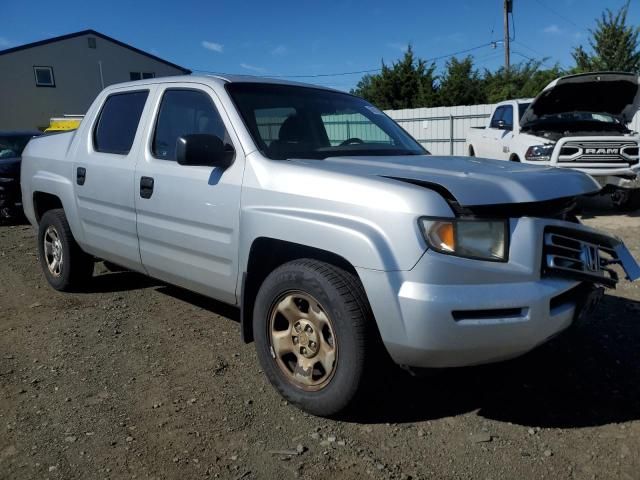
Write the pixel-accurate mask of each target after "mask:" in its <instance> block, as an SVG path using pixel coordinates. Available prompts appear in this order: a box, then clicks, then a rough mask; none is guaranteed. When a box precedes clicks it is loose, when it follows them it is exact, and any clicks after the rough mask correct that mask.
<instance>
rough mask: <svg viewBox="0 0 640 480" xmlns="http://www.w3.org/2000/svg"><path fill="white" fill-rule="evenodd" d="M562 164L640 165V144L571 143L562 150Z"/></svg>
mask: <svg viewBox="0 0 640 480" xmlns="http://www.w3.org/2000/svg"><path fill="white" fill-rule="evenodd" d="M558 162H560V163H569V162H571V163H622V164H624V165H634V164H636V163H638V143H637V142H634V141H630V140H624V141H623V140H621V141H600V142H597V141H586V140H585V141H569V142H566V143H565V144H563V145H562V147H561V148H560V155H559V156H558Z"/></svg>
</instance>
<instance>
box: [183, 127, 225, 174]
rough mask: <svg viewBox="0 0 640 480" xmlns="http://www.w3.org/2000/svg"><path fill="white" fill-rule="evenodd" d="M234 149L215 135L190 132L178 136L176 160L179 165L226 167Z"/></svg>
mask: <svg viewBox="0 0 640 480" xmlns="http://www.w3.org/2000/svg"><path fill="white" fill-rule="evenodd" d="M234 156H235V150H234V149H233V147H232V146H231V145H229V144H226V145H225V143H224V142H223V141H222V139H221V138H220V137H218V136H216V135H210V134H207V133H192V134H190V135H183V136H181V137H178V140H177V141H176V160H177V161H178V163H179V164H180V165H189V166H205V167H220V168H223V169H225V168H228V167H230V166H231V164H232V163H233V159H234Z"/></svg>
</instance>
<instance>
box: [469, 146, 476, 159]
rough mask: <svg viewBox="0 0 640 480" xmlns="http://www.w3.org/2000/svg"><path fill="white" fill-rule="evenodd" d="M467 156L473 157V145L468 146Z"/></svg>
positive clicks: (474, 152) (474, 154)
mask: <svg viewBox="0 0 640 480" xmlns="http://www.w3.org/2000/svg"><path fill="white" fill-rule="evenodd" d="M469 156H470V157H475V156H476V151H475V150H474V149H473V146H471V145H470V146H469Z"/></svg>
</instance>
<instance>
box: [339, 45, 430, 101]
mask: <svg viewBox="0 0 640 480" xmlns="http://www.w3.org/2000/svg"><path fill="white" fill-rule="evenodd" d="M435 69H436V67H435V64H433V63H432V64H431V65H427V62H426V61H425V60H422V59H418V58H416V56H415V55H414V53H413V49H412V48H411V45H409V47H408V48H407V51H406V52H405V54H404V56H403V58H402V59H401V60H399V61H397V62H394V63H392V65H391V66H390V67H389V66H387V65H386V64H385V63H384V61H383V62H382V69H381V71H380V73H377V74H374V75H365V76H364V77H362V79H361V80H360V81H359V82H358V85H357V86H356V88H355V89H353V90H352V91H351V93H353V94H355V95H358V96H360V97H363V98H364V99H365V100H367V101H369V102H371V103H373V104H374V105H376V106H377V107H378V108H381V109H401V108H418V107H431V106H433V105H435V103H436V98H437V89H436V84H435V82H436V77H435V73H434V72H435Z"/></svg>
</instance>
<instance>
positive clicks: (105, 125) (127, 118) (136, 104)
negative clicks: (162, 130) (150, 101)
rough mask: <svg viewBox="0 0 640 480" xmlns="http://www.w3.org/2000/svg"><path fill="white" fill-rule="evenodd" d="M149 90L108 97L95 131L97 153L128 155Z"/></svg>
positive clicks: (94, 140) (94, 141)
mask: <svg viewBox="0 0 640 480" xmlns="http://www.w3.org/2000/svg"><path fill="white" fill-rule="evenodd" d="M148 96H149V91H148V90H143V91H136V92H126V93H115V94H113V95H110V96H109V97H107V100H106V101H105V102H104V105H103V106H102V110H101V111H100V117H99V118H98V122H97V123H96V126H95V129H94V131H93V147H94V149H95V150H96V151H97V152H103V153H115V154H118V155H127V154H128V153H129V151H130V150H131V146H132V145H133V140H134V138H135V137H136V131H137V130H138V125H139V123H140V117H141V116H142V110H143V109H144V105H145V103H146V101H147V97H148Z"/></svg>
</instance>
